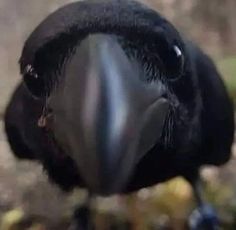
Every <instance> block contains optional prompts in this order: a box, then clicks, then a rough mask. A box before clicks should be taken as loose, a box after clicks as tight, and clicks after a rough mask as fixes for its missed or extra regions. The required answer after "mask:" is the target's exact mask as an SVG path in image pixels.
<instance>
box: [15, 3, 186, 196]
mask: <svg viewBox="0 0 236 230" xmlns="http://www.w3.org/2000/svg"><path fill="white" fill-rule="evenodd" d="M20 67H21V73H22V75H23V78H24V82H25V84H26V86H27V88H28V90H29V91H30V93H31V94H32V96H34V97H36V98H38V99H39V100H42V101H44V107H45V109H47V110H48V111H50V115H51V117H52V119H51V122H50V132H52V133H53V136H54V139H55V141H56V143H57V144H58V145H59V146H60V148H61V149H62V150H63V153H64V154H66V155H68V156H70V157H71V158H72V159H73V161H74V162H75V164H76V166H77V168H78V171H79V173H80V175H81V177H82V178H83V180H84V182H85V184H86V186H87V187H88V189H89V190H91V191H92V192H95V193H99V194H102V195H109V194H112V193H118V192H121V191H122V190H123V189H124V187H125V186H126V185H127V183H128V181H129V179H130V178H131V176H132V174H133V173H134V171H135V167H136V165H137V164H138V163H139V161H140V160H141V159H142V158H143V157H144V156H145V155H146V154H148V152H149V151H150V150H151V149H152V148H153V147H154V146H155V145H156V143H157V142H158V141H159V140H160V138H161V136H162V134H163V130H164V129H165V123H166V120H167V117H168V113H169V111H170V109H171V107H172V106H173V103H174V102H173V95H172V94H171V89H170V87H169V83H170V82H175V81H177V80H178V79H180V78H181V77H182V75H183V72H184V45H183V42H182V40H181V38H180V36H179V34H178V32H177V31H176V30H175V29H174V28H173V26H172V25H171V24H170V23H169V22H167V21H166V20H165V19H163V18H162V17H161V16H160V15H159V14H158V13H156V12H155V11H153V10H151V9H148V8H146V7H145V6H143V5H142V4H139V3H136V2H133V1H122V0H121V1H109V0H107V1H87V2H86V1H85V2H77V3H72V4H69V5H67V6H65V7H63V8H61V9H59V10H58V11H56V12H55V13H53V14H51V15H50V16H49V17H47V18H46V19H45V20H44V21H43V22H42V23H41V24H40V25H39V26H38V27H37V28H36V29H35V31H33V33H32V34H31V35H30V36H29V38H28V39H27V41H26V43H25V46H24V49H23V52H22V56H21V59H20ZM62 170H63V169H62Z"/></svg>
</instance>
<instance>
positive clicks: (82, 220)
mask: <svg viewBox="0 0 236 230" xmlns="http://www.w3.org/2000/svg"><path fill="white" fill-rule="evenodd" d="M91 201H92V195H91V194H88V196H87V199H86V201H85V202H84V203H83V204H82V205H78V206H77V207H76V209H75V211H74V214H73V224H72V225H71V227H70V228H69V230H94V223H93V215H92V210H91Z"/></svg>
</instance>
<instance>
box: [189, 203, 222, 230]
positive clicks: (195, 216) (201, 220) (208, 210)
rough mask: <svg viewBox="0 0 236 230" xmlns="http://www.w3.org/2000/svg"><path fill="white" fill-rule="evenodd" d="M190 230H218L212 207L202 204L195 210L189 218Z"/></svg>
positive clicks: (217, 222) (216, 218)
mask: <svg viewBox="0 0 236 230" xmlns="http://www.w3.org/2000/svg"><path fill="white" fill-rule="evenodd" d="M189 226H190V229H191V230H218V229H219V219H218V216H217V213H216V211H215V210H214V209H213V208H212V206H210V205H208V204H203V205H201V206H199V207H198V208H197V209H195V210H194V211H193V212H192V214H191V215H190V218H189Z"/></svg>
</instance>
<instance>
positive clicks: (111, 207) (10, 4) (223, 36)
mask: <svg viewBox="0 0 236 230" xmlns="http://www.w3.org/2000/svg"><path fill="white" fill-rule="evenodd" d="M68 2H72V1H69V0H40V1H36V0H20V1H19V0H0V31H1V33H0V79H1V84H0V230H23V229H24V230H26V229H28V230H53V229H57V230H65V229H67V228H68V226H69V222H70V217H71V213H72V210H73V208H74V206H75V205H76V204H77V203H78V202H79V203H81V202H83V199H84V197H85V195H86V194H85V193H84V192H83V191H80V190H78V191H75V192H74V193H73V194H64V193H62V192H61V191H59V190H58V189H57V188H56V187H55V186H53V185H52V184H50V183H49V182H48V180H47V176H46V175H45V174H44V173H43V171H42V168H41V167H40V165H37V164H36V163H32V162H26V161H25V162H23V161H21V162H19V161H17V160H16V159H15V158H14V157H13V155H12V154H11V152H10V149H9V146H8V144H7V142H6V138H5V136H4V131H3V123H2V116H3V113H4V108H5V106H6V103H7V102H8V99H9V96H10V95H11V93H12V92H13V90H14V87H15V86H16V84H17V82H19V80H20V75H19V70H18V59H19V57H20V53H21V49H22V46H23V43H24V41H25V39H26V38H27V36H28V35H29V34H30V33H31V31H32V30H33V29H34V28H35V26H37V25H38V23H39V22H40V21H41V20H43V19H44V18H45V16H47V15H48V14H49V13H51V12H52V11H54V10H56V9H57V8H58V7H60V6H62V5H63V4H65V3H68ZM143 2H145V3H146V4H148V5H150V6H151V7H153V8H155V9H157V10H158V11H159V12H161V13H162V14H163V15H164V16H165V17H166V18H167V19H169V20H170V21H171V22H173V23H174V25H175V26H176V27H177V28H178V29H179V31H181V32H182V33H183V34H185V36H186V37H187V38H189V39H192V40H193V41H195V42H196V43H197V44H198V45H200V46H201V47H202V48H203V49H204V51H205V52H206V53H208V54H209V55H211V57H212V58H213V59H214V60H215V63H216V64H217V66H218V68H219V70H220V71H221V73H222V76H223V77H224V79H225V82H226V84H227V87H228V90H229V92H230V94H231V96H232V98H233V99H234V101H235V102H236V26H235V25H236V14H235V11H236V1H235V0H224V1H222V0H214V1H213V0H204V1H199V0H143ZM235 104H236V103H235ZM235 167H236V147H235V146H234V147H233V155H232V160H231V161H230V162H229V163H228V164H227V165H226V166H223V167H221V168H220V169H217V168H214V167H206V168H204V169H203V170H202V174H203V177H204V179H205V182H206V196H207V197H208V199H209V201H210V202H212V203H213V204H214V206H215V207H216V209H217V210H218V212H219V215H220V217H221V221H222V224H223V229H232V230H233V229H236V170H235ZM194 205H195V204H194V200H193V198H192V191H191V188H190V187H189V185H188V184H187V183H186V182H185V181H184V180H182V179H181V178H177V179H175V180H172V181H170V182H167V183H164V184H161V185H158V186H156V187H154V188H151V189H143V190H141V191H139V192H138V193H136V194H132V195H130V196H126V197H122V198H121V197H112V198H109V199H102V198H98V199H96V200H95V201H94V210H95V211H94V213H95V219H96V225H97V229H134V230H139V229H140V230H145V229H157V230H158V229H173V230H184V229H187V228H186V220H187V217H188V216H189V214H190V213H191V211H192V209H193V208H194ZM111 226H113V228H112V227H111Z"/></svg>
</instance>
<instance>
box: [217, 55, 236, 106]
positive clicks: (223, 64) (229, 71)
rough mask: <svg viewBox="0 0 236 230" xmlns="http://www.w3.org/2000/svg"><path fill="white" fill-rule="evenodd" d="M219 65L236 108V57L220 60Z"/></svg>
mask: <svg viewBox="0 0 236 230" xmlns="http://www.w3.org/2000/svg"><path fill="white" fill-rule="evenodd" d="M217 64H218V68H219V70H220V72H221V73H222V74H223V76H224V79H225V82H226V85H227V87H228V90H229V92H230V95H231V96H232V98H233V99H234V104H235V106H236V56H231V57H226V58H223V59H220V60H218V61H217Z"/></svg>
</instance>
